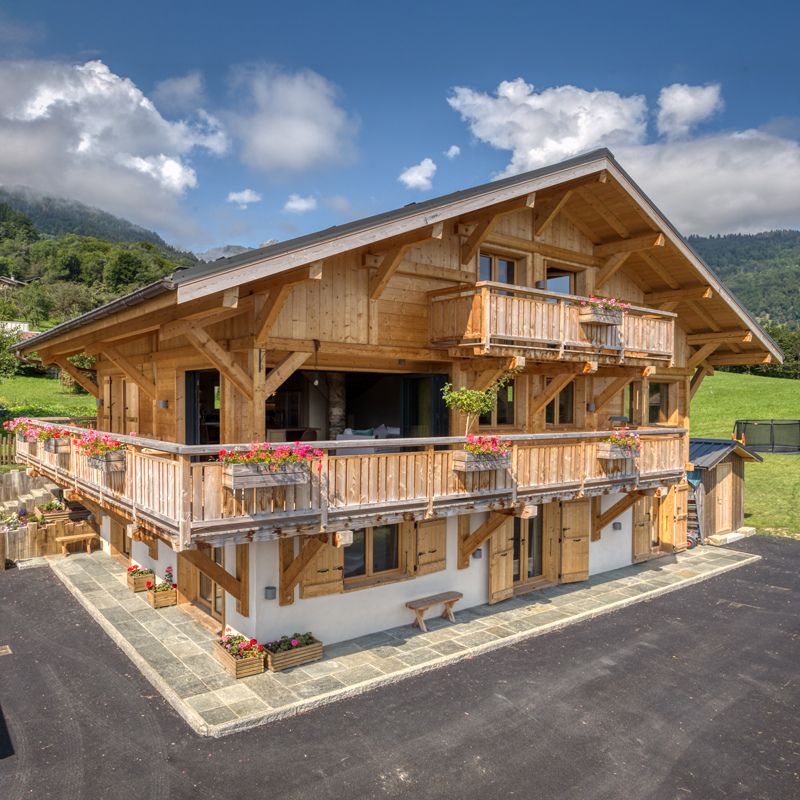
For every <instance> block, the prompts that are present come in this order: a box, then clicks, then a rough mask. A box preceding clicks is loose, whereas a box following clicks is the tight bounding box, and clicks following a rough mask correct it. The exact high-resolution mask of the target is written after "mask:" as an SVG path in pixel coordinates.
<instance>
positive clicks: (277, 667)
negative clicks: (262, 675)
mask: <svg viewBox="0 0 800 800" xmlns="http://www.w3.org/2000/svg"><path fill="white" fill-rule="evenodd" d="M264 652H265V653H266V654H267V666H268V667H269V671H270V672H281V670H284V669H290V668H291V667H299V666H300V665H301V664H310V663H311V662H312V661H319V660H320V659H321V658H322V642H319V641H317V640H316V639H314V643H313V644H307V645H306V646H305V647H295V648H294V649H293V650H285V651H284V652H282V653H270V652H269V650H264Z"/></svg>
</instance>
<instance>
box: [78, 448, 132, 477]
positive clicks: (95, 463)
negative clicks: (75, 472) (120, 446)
mask: <svg viewBox="0 0 800 800" xmlns="http://www.w3.org/2000/svg"><path fill="white" fill-rule="evenodd" d="M86 460H87V461H88V462H89V466H90V467H91V468H92V469H96V470H98V471H99V472H125V451H124V450H117V451H115V452H113V453H103V455H101V456H87V457H86Z"/></svg>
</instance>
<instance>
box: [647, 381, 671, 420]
mask: <svg viewBox="0 0 800 800" xmlns="http://www.w3.org/2000/svg"><path fill="white" fill-rule="evenodd" d="M647 422H648V423H649V424H650V425H655V424H656V423H657V422H669V384H668V383H651V384H650V394H649V396H648V398H647Z"/></svg>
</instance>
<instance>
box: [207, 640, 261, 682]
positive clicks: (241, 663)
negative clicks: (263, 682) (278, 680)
mask: <svg viewBox="0 0 800 800" xmlns="http://www.w3.org/2000/svg"><path fill="white" fill-rule="evenodd" d="M264 653H266V650H265V651H264ZM264 653H262V654H261V655H258V656H254V657H253V658H234V657H233V656H232V655H230V653H228V651H227V650H226V649H225V648H224V647H223V646H222V645H221V644H220V643H219V642H214V655H215V656H216V658H217V661H219V662H220V664H222V666H223V667H225V671H226V672H229V673H230V674H231V675H233V677H234V678H237V679H238V678H249V677H250V676H251V675H260V674H261V673H262V672H263V671H264Z"/></svg>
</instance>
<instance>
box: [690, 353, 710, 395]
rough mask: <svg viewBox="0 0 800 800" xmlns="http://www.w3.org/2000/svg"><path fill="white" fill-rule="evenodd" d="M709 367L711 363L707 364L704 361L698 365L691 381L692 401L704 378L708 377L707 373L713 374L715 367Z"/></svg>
mask: <svg viewBox="0 0 800 800" xmlns="http://www.w3.org/2000/svg"><path fill="white" fill-rule="evenodd" d="M709 367H710V365H709V364H707V362H703V363H702V364H700V365H699V366H698V367H697V369H696V370H695V373H694V375H692V380H691V382H690V383H689V400H690V401H691V400H692V399H693V398H694V396H695V394H696V393H697V390H698V389H699V388H700V384H701V383H702V382H703V379H704V378H705V377H706V375H711V374H713V372H714V368H713V367H710V369H709Z"/></svg>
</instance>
